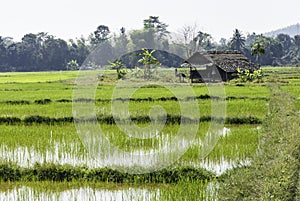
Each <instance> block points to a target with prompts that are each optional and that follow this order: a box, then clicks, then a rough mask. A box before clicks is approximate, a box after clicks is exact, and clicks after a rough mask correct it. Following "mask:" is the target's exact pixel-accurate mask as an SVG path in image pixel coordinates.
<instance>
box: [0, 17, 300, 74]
mask: <svg viewBox="0 0 300 201" xmlns="http://www.w3.org/2000/svg"><path fill="white" fill-rule="evenodd" d="M144 47H146V48H149V49H159V50H164V51H167V52H170V53H173V54H176V55H178V56H179V57H181V58H188V57H189V56H191V55H192V54H193V53H194V52H197V51H205V50H237V51H240V52H242V53H243V54H244V55H245V56H247V57H248V58H250V59H251V60H252V61H253V62H258V59H259V60H260V63H261V65H273V66H280V65H293V66H299V65H300V51H299V50H300V35H295V36H293V37H291V36H289V35H287V34H278V35H277V36H276V37H267V36H264V35H263V34H256V33H252V34H247V35H244V34H243V33H242V32H241V31H240V30H238V29H235V30H233V35H232V37H231V38H229V39H225V38H222V39H221V40H220V41H219V42H215V41H214V40H213V38H212V36H211V35H210V34H209V33H204V32H202V31H201V30H200V29H199V28H198V27H197V26H196V25H185V26H183V27H182V28H181V30H180V31H178V32H177V33H171V32H170V31H168V25H167V24H166V23H164V22H161V21H160V19H159V17H156V16H150V17H149V18H148V19H145V20H143V28H142V29H140V30H129V31H127V30H126V29H125V28H124V27H122V28H120V32H119V33H111V31H110V29H109V27H108V26H106V25H100V26H98V27H97V28H96V30H95V31H94V32H92V33H91V34H90V35H89V36H88V37H87V38H84V37H80V38H76V39H70V40H69V41H65V40H63V39H60V38H56V37H55V36H52V35H49V34H48V33H46V32H41V33H37V34H33V33H29V34H26V35H24V36H23V38H22V40H21V41H20V42H16V41H14V40H13V39H12V38H10V37H1V36H0V71H48V70H75V69H78V67H79V66H80V65H81V64H82V63H83V62H84V61H85V59H86V58H87V57H88V56H89V55H90V53H91V52H96V54H95V55H97V54H98V55H101V56H102V57H105V59H104V60H105V61H108V60H113V59H115V58H119V57H120V56H121V55H124V54H126V53H128V52H133V51H136V50H140V49H142V48H144ZM101 51H102V52H101ZM103 51H104V52H103ZM97 52H98V53H97ZM105 64H106V63H105V62H104V63H101V65H105ZM170 65H171V64H170Z"/></svg>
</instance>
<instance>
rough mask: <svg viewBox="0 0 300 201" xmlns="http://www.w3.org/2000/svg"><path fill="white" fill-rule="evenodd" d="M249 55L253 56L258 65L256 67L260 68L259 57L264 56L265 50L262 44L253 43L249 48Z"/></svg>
mask: <svg viewBox="0 0 300 201" xmlns="http://www.w3.org/2000/svg"><path fill="white" fill-rule="evenodd" d="M251 53H252V55H253V56H256V58H257V65H258V67H260V66H261V64H260V56H261V55H263V54H265V48H264V46H263V44H262V43H260V42H255V43H254V44H253V46H252V48H251Z"/></svg>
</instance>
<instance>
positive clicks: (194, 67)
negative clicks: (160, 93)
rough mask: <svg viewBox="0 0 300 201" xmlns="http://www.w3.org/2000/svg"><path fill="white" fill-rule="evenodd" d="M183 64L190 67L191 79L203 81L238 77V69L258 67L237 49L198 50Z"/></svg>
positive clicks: (252, 69) (251, 69)
mask: <svg viewBox="0 0 300 201" xmlns="http://www.w3.org/2000/svg"><path fill="white" fill-rule="evenodd" d="M182 66H189V67H190V79H191V80H192V82H193V81H194V80H199V81H202V82H204V81H205V82H218V81H227V80H230V79H233V78H235V77H236V74H237V69H238V68H240V69H241V70H246V69H248V70H250V71H251V72H253V71H254V70H255V69H256V66H255V65H254V63H252V62H251V61H250V60H249V59H248V58H247V57H245V56H244V55H243V54H241V53H240V52H237V51H207V52H196V53H195V54H193V55H192V56H191V57H190V58H189V59H187V60H185V61H184V62H183V64H182Z"/></svg>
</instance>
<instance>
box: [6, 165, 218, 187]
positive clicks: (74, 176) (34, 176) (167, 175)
mask: <svg viewBox="0 0 300 201" xmlns="http://www.w3.org/2000/svg"><path fill="white" fill-rule="evenodd" d="M135 169H136V171H137V172H138V171H139V169H141V171H142V169H143V168H142V167H136V168H135ZM214 177H215V175H214V174H213V173H212V172H210V171H207V170H205V169H202V168H192V167H180V168H166V169H162V170H159V171H156V172H151V173H143V174H129V173H123V172H120V171H118V170H115V169H113V168H108V167H106V168H94V169H88V168H87V167H84V166H82V167H73V166H71V165H57V164H53V163H46V164H43V165H42V164H39V163H36V164H35V165H34V166H33V167H32V168H22V167H19V166H17V165H15V164H12V163H0V181H5V182H7V181H23V182H25V181H55V182H62V181H76V180H77V181H81V182H115V183H177V182H182V181H190V182H192V181H209V180H211V179H213V178H214Z"/></svg>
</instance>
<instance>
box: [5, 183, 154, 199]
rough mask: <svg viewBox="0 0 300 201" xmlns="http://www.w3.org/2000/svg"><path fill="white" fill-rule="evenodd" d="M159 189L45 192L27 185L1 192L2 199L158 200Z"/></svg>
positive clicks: (79, 189)
mask: <svg viewBox="0 0 300 201" xmlns="http://www.w3.org/2000/svg"><path fill="white" fill-rule="evenodd" d="M159 195H160V191H159V189H156V190H148V189H138V188H128V189H122V190H106V189H92V188H89V187H82V188H78V189H71V190H65V191H61V192H46V191H45V192H43V191H39V190H37V189H33V188H30V187H27V186H21V187H15V188H13V189H12V190H8V191H6V192H0V201H19V200H21V201H37V200H38V201H99V200H101V201H116V200H120V201H127V200H128V201H129V200H130V201H131V200H143V201H144V200H145V201H147V200H149V201H150V200H158V199H159Z"/></svg>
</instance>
